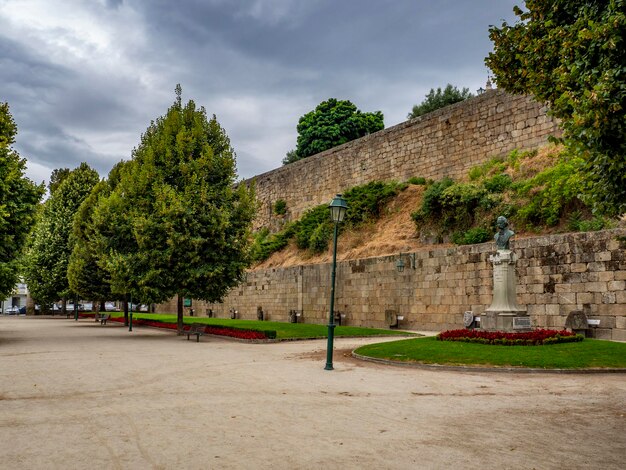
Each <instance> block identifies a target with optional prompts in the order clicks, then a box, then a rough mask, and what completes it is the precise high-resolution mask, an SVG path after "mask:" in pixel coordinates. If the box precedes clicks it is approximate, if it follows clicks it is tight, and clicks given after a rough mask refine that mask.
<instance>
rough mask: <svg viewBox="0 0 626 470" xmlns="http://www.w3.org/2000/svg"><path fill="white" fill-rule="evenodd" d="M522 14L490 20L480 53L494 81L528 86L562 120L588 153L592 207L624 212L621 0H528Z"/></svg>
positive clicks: (625, 26)
mask: <svg viewBox="0 0 626 470" xmlns="http://www.w3.org/2000/svg"><path fill="white" fill-rule="evenodd" d="M525 3H526V10H522V9H520V8H519V7H515V9H514V11H515V14H516V15H517V16H518V17H519V20H518V21H517V22H516V23H515V24H513V25H509V24H507V23H506V22H505V23H503V24H502V26H501V27H491V28H490V30H489V35H490V38H491V40H492V41H493V43H494V51H493V52H492V53H491V54H489V56H488V57H487V58H486V59H485V63H486V64H487V66H489V67H490V68H491V70H492V71H493V72H494V74H495V79H496V82H497V83H498V86H499V87H501V88H504V89H505V90H507V91H509V92H512V93H518V94H532V95H534V96H535V98H536V99H537V100H539V101H541V102H547V103H549V105H550V112H551V114H552V115H553V116H555V117H557V118H559V119H560V120H561V125H562V128H563V140H564V142H565V144H566V145H567V146H568V147H569V148H570V149H572V150H574V151H575V152H576V153H577V154H578V155H580V156H582V157H583V158H584V159H585V161H586V164H587V166H586V170H587V171H586V172H585V176H586V178H587V180H588V197H589V198H591V199H592V202H594V204H595V207H596V209H599V210H600V211H602V212H604V213H606V214H608V215H617V214H621V213H624V212H626V66H625V65H624V64H626V0H585V1H577V0H561V1H555V0H550V1H546V0H542V1H540V0H526V2H525Z"/></svg>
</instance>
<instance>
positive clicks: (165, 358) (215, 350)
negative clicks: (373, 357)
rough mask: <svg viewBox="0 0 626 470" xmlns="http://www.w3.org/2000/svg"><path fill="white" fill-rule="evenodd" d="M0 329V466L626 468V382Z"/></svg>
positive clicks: (161, 335)
mask: <svg viewBox="0 0 626 470" xmlns="http://www.w3.org/2000/svg"><path fill="white" fill-rule="evenodd" d="M368 341H372V340H371V339H369V340H363V339H354V340H350V339H347V340H346V339H339V340H337V341H336V346H337V351H336V352H335V370H334V371H325V370H324V362H325V356H324V350H325V342H324V341H302V342H287V343H279V344H247V343H240V342H232V341H228V340H225V339H216V338H212V337H208V338H207V337H204V338H201V340H200V343H196V342H195V340H192V341H187V340H186V338H185V337H177V336H176V335H175V334H172V333H170V332H163V331H158V330H154V329H148V328H135V331H133V332H132V333H129V332H128V331H127V329H125V328H123V327H121V326H117V325H106V326H100V325H99V324H96V323H94V322H93V321H90V320H80V321H78V322H74V321H73V320H67V319H54V320H52V319H50V320H46V319H32V318H12V317H2V318H0V354H1V356H2V357H1V362H0V387H1V389H0V468H7V469H20V468H28V469H47V468H60V469H61V468H62V469H75V468H76V469H80V468H91V469H99V468H124V469H126V468H132V469H141V468H168V469H169V468H171V469H174V468H176V469H180V468H203V469H206V468H216V469H222V468H246V469H247V468H268V469H269V468H271V469H320V468H325V469H350V468H376V469H381V468H391V469H396V468H397V469H408V468H481V469H482V468H497V469H502V468H515V469H518V468H522V469H525V468H528V469H530V468H537V469H549V468H569V469H571V468H598V469H600V468H601V469H618V468H621V469H623V468H625V462H626V376H624V375H623V374H598V375H558V374H538V375H533V374H511V373H485V372H460V373H459V372H451V371H431V370H421V369H405V368H399V367H389V366H382V365H377V364H369V363H362V362H358V361H357V360H355V359H352V358H351V357H349V354H348V351H349V350H350V349H351V348H354V347H356V346H358V345H360V344H364V343H366V342H368Z"/></svg>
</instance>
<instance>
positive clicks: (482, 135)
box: [252, 90, 559, 229]
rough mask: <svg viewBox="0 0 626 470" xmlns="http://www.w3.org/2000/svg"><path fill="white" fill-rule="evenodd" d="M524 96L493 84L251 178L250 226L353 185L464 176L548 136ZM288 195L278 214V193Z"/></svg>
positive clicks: (292, 215)
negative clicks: (253, 214)
mask: <svg viewBox="0 0 626 470" xmlns="http://www.w3.org/2000/svg"><path fill="white" fill-rule="evenodd" d="M546 111H547V108H546V107H544V106H542V105H541V104H539V103H537V102H536V101H534V100H533V99H532V98H530V97H528V96H513V95H509V94H506V93H504V92H503V91H499V90H492V91H488V92H486V93H484V94H483V95H480V96H477V97H475V98H472V99H469V100H466V101H463V102H461V103H456V104H454V105H452V106H448V107H446V108H442V109H439V110H437V111H434V112H432V113H429V114H427V115H424V116H421V117H418V118H416V119H412V120H410V121H406V122H404V123H402V124H399V125H397V126H394V127H390V128H388V129H384V130H382V131H380V132H376V133H375V134H372V135H370V136H367V137H363V138H361V139H358V140H354V141H352V142H348V143H347V144H344V145H341V146H339V147H336V148H333V149H331V150H327V151H325V152H322V153H320V154H318V155H314V156H312V157H309V158H305V159H304V160H300V161H298V162H295V163H292V164H289V165H286V166H283V167H280V168H278V169H276V170H273V171H270V172H267V173H264V174H261V175H258V176H256V177H254V178H252V179H253V180H254V181H255V182H256V192H257V200H258V201H259V204H260V207H259V212H258V214H257V218H256V221H255V229H258V228H259V227H269V228H272V229H277V228H278V227H279V226H280V224H281V223H283V221H284V220H285V219H286V220H296V219H298V218H299V217H300V215H301V214H302V213H303V212H304V211H305V210H306V209H308V208H311V207H313V206H316V205H318V204H322V203H327V202H329V201H330V200H331V199H332V197H333V196H334V195H335V194H336V193H338V192H342V191H344V190H346V189H348V188H351V187H353V186H357V185H360V184H364V183H368V182H370V181H374V180H382V181H389V180H397V181H406V180H407V179H409V178H410V177H413V176H422V177H425V178H431V179H441V178H443V177H444V176H449V177H451V178H453V179H460V178H464V177H466V175H467V173H468V171H469V169H470V168H472V167H473V166H476V165H479V164H481V163H484V162H485V161H488V160H489V159H490V158H492V157H494V156H502V155H505V154H507V153H508V152H510V151H511V150H513V149H516V148H519V149H532V148H536V147H538V146H541V145H543V144H545V143H546V140H547V137H548V136H549V135H556V134H558V133H559V129H558V127H557V124H556V122H555V121H553V120H552V119H551V118H550V117H548V116H547V115H546ZM279 199H282V200H284V201H286V203H287V215H286V217H276V216H275V215H274V214H273V213H272V207H273V205H274V204H275V203H276V201H277V200H279Z"/></svg>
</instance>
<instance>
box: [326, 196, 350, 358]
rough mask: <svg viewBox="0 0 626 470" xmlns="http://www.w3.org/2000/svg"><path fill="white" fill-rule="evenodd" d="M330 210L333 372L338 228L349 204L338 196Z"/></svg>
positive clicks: (328, 353) (329, 349)
mask: <svg viewBox="0 0 626 470" xmlns="http://www.w3.org/2000/svg"><path fill="white" fill-rule="evenodd" d="M328 208H329V209H330V218H331V219H332V221H333V222H334V223H335V231H334V235H333V267H332V274H331V278H330V286H331V287H330V313H329V314H328V346H327V348H326V367H324V369H325V370H333V339H334V336H335V311H334V310H335V273H336V271H337V227H338V225H339V222H343V219H344V217H345V216H346V210H347V209H348V204H347V202H346V200H345V199H344V198H343V197H341V194H337V196H335V198H334V199H333V200H332V202H331V203H330V205H329V206H328Z"/></svg>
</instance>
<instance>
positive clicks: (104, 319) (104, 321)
mask: <svg viewBox="0 0 626 470" xmlns="http://www.w3.org/2000/svg"><path fill="white" fill-rule="evenodd" d="M95 317H96V321H99V322H100V324H101V325H106V324H107V320H108V319H109V318H110V317H111V315H109V314H108V313H106V314H104V313H97V314H96V315H95Z"/></svg>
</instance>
